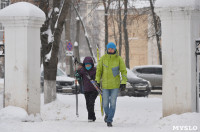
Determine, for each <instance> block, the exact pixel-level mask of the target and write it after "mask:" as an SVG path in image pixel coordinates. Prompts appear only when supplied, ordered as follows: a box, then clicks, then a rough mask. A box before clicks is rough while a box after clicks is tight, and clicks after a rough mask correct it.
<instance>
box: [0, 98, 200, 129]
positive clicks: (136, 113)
mask: <svg viewBox="0 0 200 132" xmlns="http://www.w3.org/2000/svg"><path fill="white" fill-rule="evenodd" d="M41 97H42V98H41V99H42V100H43V95H41ZM0 101H1V100H0ZM95 110H96V117H97V120H96V121H95V122H90V123H89V122H87V111H86V106H85V99H84V96H83V95H80V94H79V117H76V109H75V95H62V94H58V99H57V100H56V101H54V102H52V103H50V104H47V105H44V104H43V101H42V105H41V118H42V120H43V121H40V120H39V118H38V117H35V118H33V117H32V116H29V117H27V116H26V114H27V113H26V112H25V111H23V109H22V110H20V109H18V108H16V107H10V108H7V109H2V108H0V132H67V131H68V132H138V131H140V132H141V131H142V132H146V131H148V132H149V131H150V132H151V131H152V132H157V131H158V132H159V131H165V132H170V131H173V126H182V125H187V126H197V127H198V131H200V114H199V113H186V114H182V115H172V116H169V117H166V118H163V119H162V118H161V117H162V99H160V98H135V97H118V101H117V109H116V114H115V118H114V122H113V127H112V128H108V127H107V126H106V124H105V123H104V121H103V117H102V116H101V113H100V106H99V97H98V98H97V100H96V106H95ZM13 113H14V115H15V116H17V117H15V118H14V117H13V116H12V114H13ZM9 114H10V115H9ZM20 120H23V121H24V120H28V121H29V122H22V121H20ZM31 121H35V122H31Z"/></svg>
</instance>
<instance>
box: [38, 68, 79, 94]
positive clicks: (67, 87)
mask: <svg viewBox="0 0 200 132" xmlns="http://www.w3.org/2000/svg"><path fill="white" fill-rule="evenodd" d="M41 87H42V89H43V87H44V71H42V72H41ZM56 91H57V92H61V93H75V92H76V89H75V79H74V78H71V77H68V76H67V75H66V74H65V73H64V71H62V70H61V69H59V68H58V69H57V75H56Z"/></svg>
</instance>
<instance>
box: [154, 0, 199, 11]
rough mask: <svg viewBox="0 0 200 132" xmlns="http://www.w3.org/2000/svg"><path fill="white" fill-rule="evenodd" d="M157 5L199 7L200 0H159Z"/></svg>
mask: <svg viewBox="0 0 200 132" xmlns="http://www.w3.org/2000/svg"><path fill="white" fill-rule="evenodd" d="M155 7H183V8H185V7H194V8H196V9H199V7H200V1H199V0H157V1H156V3H155Z"/></svg>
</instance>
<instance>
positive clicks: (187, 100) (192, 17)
mask: <svg viewBox="0 0 200 132" xmlns="http://www.w3.org/2000/svg"><path fill="white" fill-rule="evenodd" d="M199 7H200V2H199V0H184V1H183V0H176V1H175V0H157V1H156V13H157V14H158V15H159V17H160V18H161V25H162V59H163V91H162V92H163V116H168V115H171V114H181V113H186V112H197V111H198V107H199V106H198V104H199V103H198V100H199V99H198V96H197V92H198V88H196V84H197V77H196V57H195V50H196V49H195V39H197V38H199V36H200V10H199Z"/></svg>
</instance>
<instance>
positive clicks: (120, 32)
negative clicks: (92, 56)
mask: <svg viewBox="0 0 200 132" xmlns="http://www.w3.org/2000/svg"><path fill="white" fill-rule="evenodd" d="M120 1H121V0H119V8H118V10H119V13H118V16H119V23H118V29H119V55H120V56H121V51H122V14H121V2H120Z"/></svg>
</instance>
